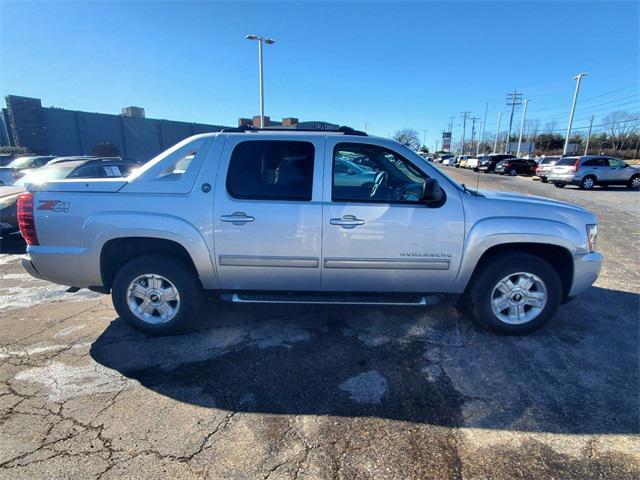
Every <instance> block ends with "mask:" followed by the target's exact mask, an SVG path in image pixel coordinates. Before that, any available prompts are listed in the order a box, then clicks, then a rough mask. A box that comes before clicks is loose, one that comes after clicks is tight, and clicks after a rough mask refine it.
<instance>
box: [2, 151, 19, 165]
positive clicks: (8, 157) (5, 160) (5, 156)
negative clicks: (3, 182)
mask: <svg viewBox="0 0 640 480" xmlns="http://www.w3.org/2000/svg"><path fill="white" fill-rule="evenodd" d="M24 156H25V155H24V154H22V155H19V154H16V153H0V167H4V166H6V165H7V164H8V163H9V162H11V161H12V160H13V159H14V158H16V157H24Z"/></svg>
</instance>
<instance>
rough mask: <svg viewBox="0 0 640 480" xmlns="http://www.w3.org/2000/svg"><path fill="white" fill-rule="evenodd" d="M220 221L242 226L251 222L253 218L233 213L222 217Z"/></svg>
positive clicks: (241, 213)
mask: <svg viewBox="0 0 640 480" xmlns="http://www.w3.org/2000/svg"><path fill="white" fill-rule="evenodd" d="M220 220H222V221H223V222H229V223H233V224H234V225H244V224H245V223H248V222H253V221H254V220H255V217H252V216H251V215H247V214H246V213H244V212H233V213H232V214H231V215H222V216H221V217H220Z"/></svg>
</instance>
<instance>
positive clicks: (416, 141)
mask: <svg viewBox="0 0 640 480" xmlns="http://www.w3.org/2000/svg"><path fill="white" fill-rule="evenodd" d="M393 139H394V140H396V141H398V142H400V143H401V144H403V145H404V146H406V147H409V148H410V149H411V150H417V149H418V147H420V137H419V136H418V132H416V131H415V130H414V129H413V128H403V129H402V130H396V133H394V134H393Z"/></svg>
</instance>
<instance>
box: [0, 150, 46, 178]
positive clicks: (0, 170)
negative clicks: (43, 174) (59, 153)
mask: <svg viewBox="0 0 640 480" xmlns="http://www.w3.org/2000/svg"><path fill="white" fill-rule="evenodd" d="M54 158H55V157H52V156H50V155H48V156H30V157H18V158H15V159H14V160H12V161H11V162H9V163H8V164H7V166H5V167H0V185H13V184H14V183H15V182H16V181H17V180H18V179H20V178H21V177H23V176H25V175H26V174H27V173H29V172H31V171H32V170H34V169H36V168H40V167H42V166H44V165H46V164H47V163H49V162H50V161H51V160H53V159H54Z"/></svg>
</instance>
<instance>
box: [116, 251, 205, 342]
mask: <svg viewBox="0 0 640 480" xmlns="http://www.w3.org/2000/svg"><path fill="white" fill-rule="evenodd" d="M111 290H112V292H111V293H112V298H113V305H114V307H115V309H116V311H117V312H118V315H119V316H120V318H122V319H123V320H125V321H126V322H127V323H128V324H129V325H131V326H132V327H133V328H135V329H136V330H140V331H142V332H145V333H148V334H151V335H169V334H173V333H177V332H179V331H181V330H183V329H185V328H186V327H187V326H188V325H189V324H190V323H191V320H192V319H193V318H194V317H196V316H197V314H198V310H199V309H200V304H201V301H202V298H203V291H202V287H201V286H200V283H199V282H198V279H197V276H196V275H195V272H193V271H192V269H191V268H189V267H188V266H187V265H185V264H184V263H182V262H179V261H176V260H173V259H167V258H164V257H162V256H159V255H158V256H156V255H150V256H144V257H140V258H137V259H134V260H131V261H130V262H129V263H127V264H125V265H124V266H123V267H122V268H121V269H120V270H119V271H118V273H117V274H116V277H115V279H114V281H113V285H112V288H111Z"/></svg>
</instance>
